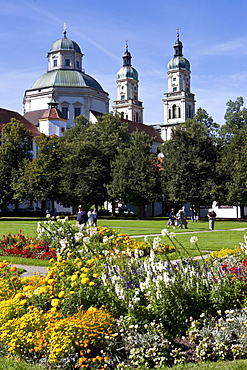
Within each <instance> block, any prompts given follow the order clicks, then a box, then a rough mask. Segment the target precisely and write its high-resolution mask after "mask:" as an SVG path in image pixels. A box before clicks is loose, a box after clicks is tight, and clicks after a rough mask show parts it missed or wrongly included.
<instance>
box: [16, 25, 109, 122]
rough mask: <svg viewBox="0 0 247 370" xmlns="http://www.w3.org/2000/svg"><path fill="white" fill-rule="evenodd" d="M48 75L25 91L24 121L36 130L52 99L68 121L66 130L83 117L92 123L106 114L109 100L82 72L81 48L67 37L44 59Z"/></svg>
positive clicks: (57, 41) (92, 80)
mask: <svg viewBox="0 0 247 370" xmlns="http://www.w3.org/2000/svg"><path fill="white" fill-rule="evenodd" d="M47 58H48V68H47V72H46V73H44V74H43V75H42V76H40V77H39V78H38V79H37V80H36V81H35V82H34V84H33V86H32V87H31V88H30V89H28V90H26V91H25V95H24V100H23V104H24V117H25V118H26V119H28V120H29V121H30V122H32V123H33V124H36V125H37V126H38V124H39V119H41V118H42V116H43V114H44V112H45V111H46V110H47V104H48V103H50V101H51V99H55V100H56V102H57V103H58V109H59V110H60V111H61V112H62V115H63V117H64V119H66V121H67V128H69V127H72V126H73V125H74V119H75V118H76V117H77V116H79V115H80V114H82V115H83V116H85V117H86V118H87V119H89V121H91V122H95V121H96V119H97V116H98V115H100V114H103V113H108V112H109V97H108V93H107V92H105V91H104V90H103V88H102V86H101V85H100V84H99V82H98V81H96V80H95V79H94V78H93V77H91V76H90V75H88V74H86V73H85V71H84V70H83V68H82V58H83V54H82V52H81V49H80V46H79V45H78V44H77V43H76V42H74V41H72V40H70V39H69V38H68V37H67V32H66V30H64V32H63V37H62V38H61V39H58V40H56V41H55V42H53V44H52V46H51V48H50V51H49V52H48V55H47Z"/></svg>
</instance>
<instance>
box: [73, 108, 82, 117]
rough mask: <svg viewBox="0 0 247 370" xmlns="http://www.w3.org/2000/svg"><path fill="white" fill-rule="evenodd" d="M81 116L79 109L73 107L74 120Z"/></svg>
mask: <svg viewBox="0 0 247 370" xmlns="http://www.w3.org/2000/svg"><path fill="white" fill-rule="evenodd" d="M80 114H81V108H78V107H75V115H74V118H76V117H78V116H79V115H80Z"/></svg>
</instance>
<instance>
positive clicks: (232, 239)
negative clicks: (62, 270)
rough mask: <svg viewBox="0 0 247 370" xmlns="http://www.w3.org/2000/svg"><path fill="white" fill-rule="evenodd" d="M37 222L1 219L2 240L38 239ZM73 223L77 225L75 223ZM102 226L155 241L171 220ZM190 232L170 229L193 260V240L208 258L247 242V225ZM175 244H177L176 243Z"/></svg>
mask: <svg viewBox="0 0 247 370" xmlns="http://www.w3.org/2000/svg"><path fill="white" fill-rule="evenodd" d="M37 222H38V220H37V219H31V218H30V219H24V220H22V219H19V220H11V219H9V220H1V219H0V238H1V237H2V235H7V234H16V233H18V232H20V230H22V232H23V233H24V235H25V236H36V235H37V233H36V229H37ZM71 222H73V223H75V222H76V221H75V220H72V221H71ZM98 225H99V226H106V227H110V228H112V229H115V230H119V231H120V232H121V233H123V234H128V235H131V236H135V237H138V239H140V240H143V235H149V239H150V240H151V239H153V238H154V237H155V235H160V234H161V230H162V229H164V228H167V219H165V218H164V219H152V220H130V219H99V220H98ZM188 227H189V228H188V229H186V230H185V229H177V228H176V229H175V230H174V229H172V228H171V229H169V231H171V232H174V233H176V239H177V240H178V242H179V243H181V244H182V245H183V247H185V248H186V250H187V251H188V252H189V253H190V255H191V257H193V256H197V255H198V254H199V252H198V250H197V249H196V248H195V245H194V244H191V243H190V238H191V237H192V236H197V237H198V247H199V248H200V250H201V251H202V254H207V251H215V250H220V249H223V248H234V247H235V246H239V243H240V242H243V241H244V239H243V238H244V235H245V234H246V235H247V221H239V220H236V221H216V223H215V228H216V230H214V231H209V230H208V222H207V221H203V220H202V221H198V222H194V223H193V222H191V221H190V220H189V222H188ZM163 241H164V242H165V243H169V244H171V243H170V241H169V239H168V238H167V237H164V238H163ZM172 242H175V240H174V239H172ZM179 256H180V255H179V254H178V253H172V254H170V255H169V257H170V258H171V259H178V258H179ZM6 259H8V260H9V261H10V262H12V263H17V264H30V265H31V264H32V265H39V266H40V265H41V266H46V265H47V261H41V260H39V261H37V260H27V262H25V261H26V260H25V259H23V258H21V259H18V261H17V260H16V258H15V260H13V257H8V258H6Z"/></svg>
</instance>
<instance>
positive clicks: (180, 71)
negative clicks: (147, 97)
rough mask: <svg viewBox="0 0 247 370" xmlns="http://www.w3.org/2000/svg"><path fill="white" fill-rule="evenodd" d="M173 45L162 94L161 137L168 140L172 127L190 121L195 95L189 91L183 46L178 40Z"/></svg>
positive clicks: (193, 109) (186, 61)
mask: <svg viewBox="0 0 247 370" xmlns="http://www.w3.org/2000/svg"><path fill="white" fill-rule="evenodd" d="M179 36H180V35H179V29H177V40H176V42H175V44H174V57H173V58H172V59H171V60H170V61H169V63H168V65H167V67H168V71H167V78H168V92H167V93H164V99H163V102H164V124H163V125H162V126H161V137H162V139H163V140H168V139H170V137H171V133H172V127H173V126H174V125H177V124H179V123H182V122H185V121H186V120H187V119H191V118H193V117H194V114H195V103H196V101H195V95H194V94H192V93H191V91H190V73H191V71H190V63H189V61H188V60H187V59H186V58H184V56H183V44H182V42H181V41H180V39H179Z"/></svg>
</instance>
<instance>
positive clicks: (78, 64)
mask: <svg viewBox="0 0 247 370" xmlns="http://www.w3.org/2000/svg"><path fill="white" fill-rule="evenodd" d="M76 68H80V62H79V60H77V61H76Z"/></svg>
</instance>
